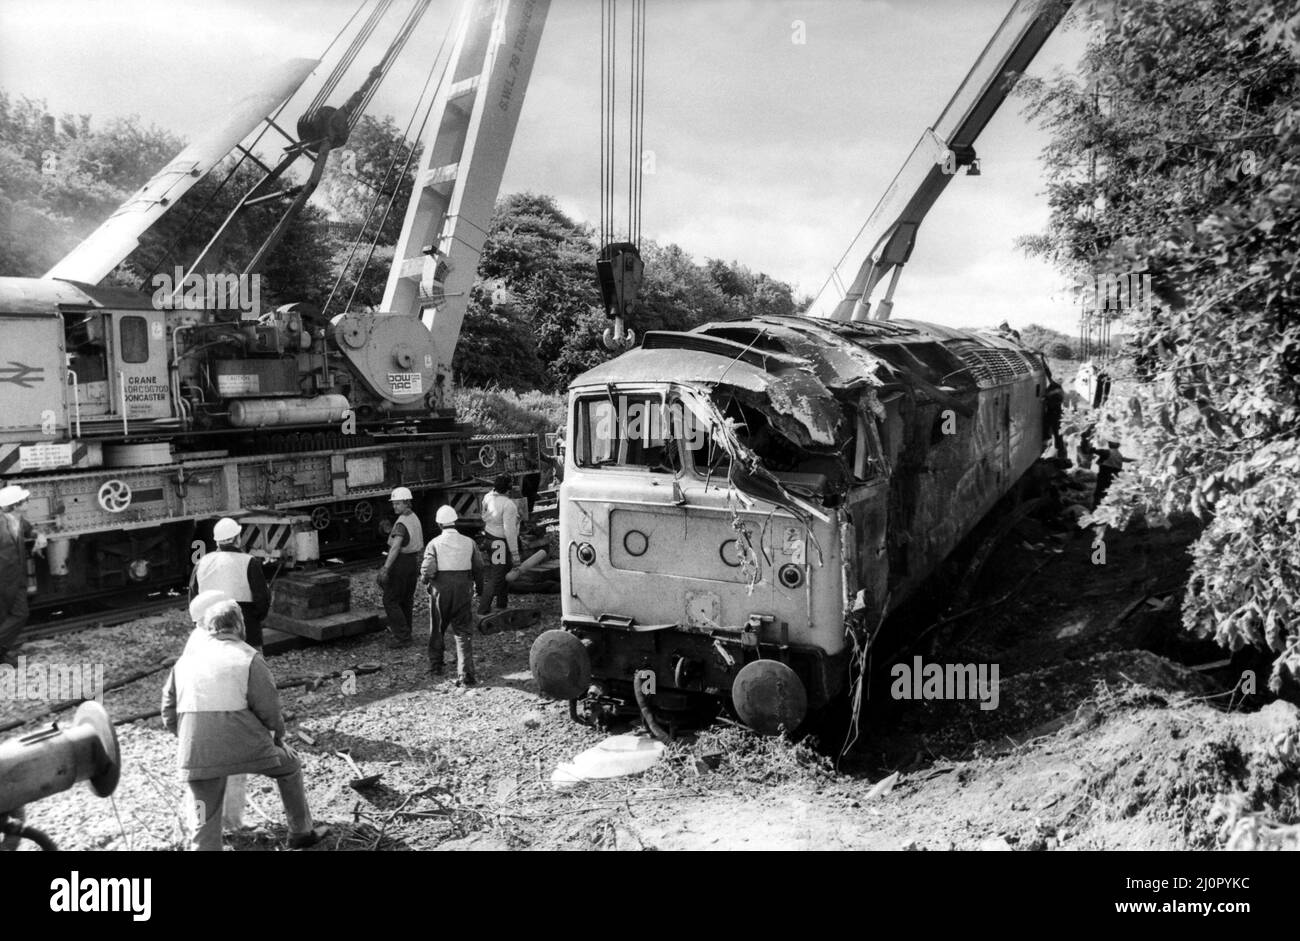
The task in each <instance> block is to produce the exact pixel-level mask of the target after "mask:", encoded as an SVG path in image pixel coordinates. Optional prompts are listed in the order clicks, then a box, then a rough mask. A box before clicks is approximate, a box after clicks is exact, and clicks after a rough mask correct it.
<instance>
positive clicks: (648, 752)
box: [551, 735, 664, 789]
mask: <svg viewBox="0 0 1300 941" xmlns="http://www.w3.org/2000/svg"><path fill="white" fill-rule="evenodd" d="M663 754H664V743H663V742H660V741H657V740H655V739H651V738H645V737H642V736H640V735H611V736H610V737H609V738H607V739H605V741H603V742H601V743H600V744H599V745H597V746H595V747H594V748H588V749H587V750H586V751H584V752H582V753H580V754H578V755H577V756H575V757H574V759H573V760H572V761H570V762H567V763H565V764H561V765H560V766H559V767H558V768H556V769H555V772H554V773H553V774H552V775H551V786H552V787H555V788H557V789H563V788H570V787H575V786H576V785H578V784H580V783H581V782H583V781H591V780H596V779H599V778H619V777H624V776H626V775H631V774H640V773H641V772H642V771H645V770H646V769H647V768H650V767H651V766H653V765H654V764H655V763H656V762H658V761H659V759H661V758H662V757H663Z"/></svg>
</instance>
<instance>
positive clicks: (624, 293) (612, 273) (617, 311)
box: [596, 242, 645, 317]
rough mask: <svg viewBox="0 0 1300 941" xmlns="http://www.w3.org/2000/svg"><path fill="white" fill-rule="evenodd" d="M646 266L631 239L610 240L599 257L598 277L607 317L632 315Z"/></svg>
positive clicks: (597, 263) (597, 258)
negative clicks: (625, 240)
mask: <svg viewBox="0 0 1300 941" xmlns="http://www.w3.org/2000/svg"><path fill="white" fill-rule="evenodd" d="M644 270H645V265H644V263H643V262H642V261H641V252H640V250H639V249H638V248H637V247H636V246H635V245H633V244H632V243H631V242H610V243H609V244H608V245H606V246H605V247H604V248H602V249H601V250H600V254H599V255H597V256H596V277H597V279H598V280H599V281H600V298H601V300H602V301H603V302H604V304H605V316H606V317H630V316H631V314H632V308H633V307H634V306H635V305H636V299H637V295H638V294H639V293H640V291H641V274H642V272H643V271H644Z"/></svg>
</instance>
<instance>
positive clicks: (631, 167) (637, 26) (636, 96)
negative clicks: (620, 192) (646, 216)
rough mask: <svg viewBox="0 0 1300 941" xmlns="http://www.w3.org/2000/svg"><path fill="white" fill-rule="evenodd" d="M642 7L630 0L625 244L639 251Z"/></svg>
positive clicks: (642, 133) (641, 1)
mask: <svg viewBox="0 0 1300 941" xmlns="http://www.w3.org/2000/svg"><path fill="white" fill-rule="evenodd" d="M645 4H646V0H632V81H631V86H632V87H631V91H630V93H629V98H628V134H627V141H628V143H627V147H628V153H627V162H628V184H627V217H628V223H627V225H628V241H629V242H632V243H633V244H634V245H636V247H637V248H638V249H640V248H641V181H642V174H643V172H644V169H645V168H644V166H643V160H644V152H643V150H642V147H643V138H644V137H645Z"/></svg>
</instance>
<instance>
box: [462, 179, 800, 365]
mask: <svg viewBox="0 0 1300 941" xmlns="http://www.w3.org/2000/svg"><path fill="white" fill-rule="evenodd" d="M641 254H642V258H643V259H644V261H645V276H644V280H643V282H642V285H641V293H640V296H639V301H638V304H637V308H636V312H635V315H634V317H633V318H632V319H633V322H632V323H631V324H630V326H631V327H632V328H633V329H635V330H636V331H637V333H638V334H639V335H640V334H644V333H645V332H646V331H647V330H689V329H691V328H692V327H696V326H699V325H700V324H702V323H706V322H708V321H710V320H721V319H729V318H734V317H741V316H757V315H760V314H790V313H794V312H795V310H796V301H795V299H794V297H793V293H792V291H791V288H790V286H789V285H788V284H785V283H783V282H780V281H776V280H774V279H772V278H770V277H769V276H767V275H765V274H755V273H754V272H752V271H750V270H749V269H748V268H745V267H743V266H741V265H738V264H736V263H734V262H733V263H731V264H728V263H726V262H722V261H718V260H716V259H714V260H710V261H708V262H707V263H706V264H705V265H698V264H696V263H695V262H694V261H693V260H692V259H691V257H690V256H689V255H688V254H687V253H686V252H685V251H684V250H683V249H682V248H681V247H680V246H677V245H659V244H657V243H655V242H653V241H649V240H647V241H646V242H645V243H643V245H642V250H641ZM595 257H596V244H595V241H594V238H593V233H592V232H591V231H590V230H589V229H588V228H586V227H584V226H581V225H579V224H578V223H576V222H574V221H573V220H572V219H570V218H569V217H568V216H567V215H565V213H564V212H563V211H562V210H561V209H560V208H559V207H558V206H557V205H556V204H555V201H554V200H553V199H552V198H551V197H549V196H540V195H537V194H532V193H522V194H515V195H511V196H507V197H504V198H502V199H501V200H500V201H498V204H497V209H496V213H495V215H494V216H493V219H492V224H491V226H490V227H489V230H488V238H487V241H486V242H485V244H484V249H483V256H482V258H481V260H480V262H479V283H478V285H477V286H476V287H475V288H474V291H473V293H472V294H471V296H470V303H469V308H468V310H467V312H466V317H465V324H464V327H463V328H462V331H461V339H460V344H459V346H458V347H457V350H456V357H455V360H454V368H455V370H456V375H457V379H458V381H460V382H462V383H465V384H466V385H471V386H486V385H489V384H498V385H500V386H502V387H503V388H510V389H516V390H522V389H528V388H542V389H545V390H547V391H561V390H563V389H565V388H566V387H567V386H568V384H569V383H570V382H571V381H572V380H573V378H574V377H575V376H577V375H578V374H579V373H581V372H583V371H585V370H587V369H590V368H591V367H593V366H595V365H597V364H599V363H601V362H604V361H605V360H607V359H609V358H610V357H611V356H612V355H614V354H612V353H611V352H609V351H608V350H606V349H605V347H604V345H603V342H602V335H603V333H604V331H605V329H606V328H607V327H608V326H609V325H610V321H609V320H608V319H606V317H605V314H604V310H603V308H602V307H601V304H600V297H599V292H598V290H597V286H596V276H595Z"/></svg>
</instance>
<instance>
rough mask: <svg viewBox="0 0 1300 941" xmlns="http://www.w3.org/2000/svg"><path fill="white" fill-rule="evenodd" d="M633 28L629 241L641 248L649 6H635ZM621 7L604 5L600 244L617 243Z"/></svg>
mask: <svg viewBox="0 0 1300 941" xmlns="http://www.w3.org/2000/svg"><path fill="white" fill-rule="evenodd" d="M631 3H632V23H631V26H630V27H629V32H630V43H629V51H630V59H631V65H630V66H629V69H628V71H629V82H628V109H627V230H626V231H627V241H629V242H632V243H633V244H635V245H636V246H637V247H638V248H640V246H641V192H642V177H643V167H642V157H643V149H642V148H643V146H644V138H645V11H646V0H631ZM618 5H619V0H601V5H600V243H601V245H608V244H609V243H610V242H613V241H614V240H615V239H617V238H618V229H617V221H616V218H615V209H614V206H615V203H614V199H615V195H614V194H615V191H616V188H617V178H618V160H617V158H616V156H615V153H616V149H615V148H616V138H617V136H618V132H617V126H618V107H617V95H618Z"/></svg>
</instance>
